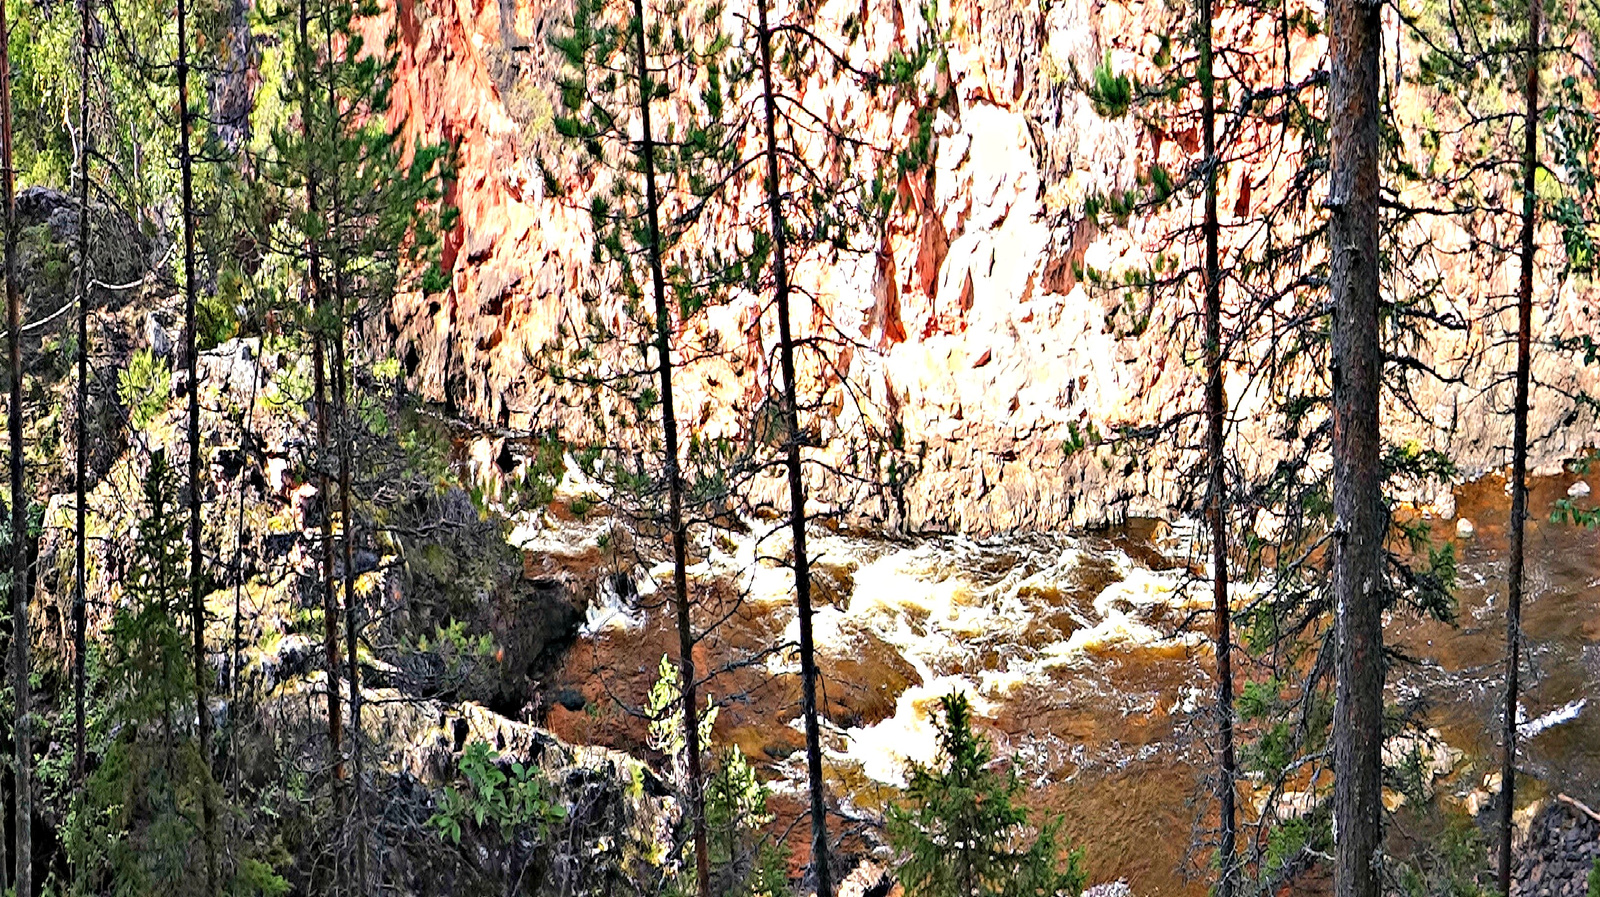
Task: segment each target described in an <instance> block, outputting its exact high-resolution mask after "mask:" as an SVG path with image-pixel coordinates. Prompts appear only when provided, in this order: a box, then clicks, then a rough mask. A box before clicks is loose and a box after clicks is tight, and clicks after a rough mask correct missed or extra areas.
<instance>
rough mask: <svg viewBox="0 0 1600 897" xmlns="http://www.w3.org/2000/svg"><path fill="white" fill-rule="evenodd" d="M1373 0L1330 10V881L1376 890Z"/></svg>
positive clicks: (1364, 896)
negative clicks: (1332, 675)
mask: <svg viewBox="0 0 1600 897" xmlns="http://www.w3.org/2000/svg"><path fill="white" fill-rule="evenodd" d="M1380 9H1381V7H1380V6H1379V5H1378V4H1375V3H1369V2H1367V0H1338V2H1335V3H1333V4H1330V5H1329V8H1328V20H1329V21H1328V31H1329V43H1328V47H1329V63H1328V65H1329V72H1330V78H1331V80H1330V88H1329V95H1328V127H1329V174H1328V199H1327V206H1328V209H1329V215H1330V218H1329V231H1328V242H1329V256H1330V259H1331V266H1330V271H1329V278H1328V282H1329V287H1330V290H1331V293H1332V299H1333V324H1332V334H1331V338H1332V349H1333V357H1332V377H1333V512H1334V516H1335V523H1334V539H1335V542H1334V544H1333V555H1334V561H1333V578H1332V579H1333V582H1332V588H1333V605H1334V611H1333V615H1334V623H1335V630H1336V631H1335V639H1336V649H1335V670H1336V683H1337V699H1336V700H1337V702H1338V703H1337V707H1336V710H1335V715H1336V719H1337V720H1338V721H1339V724H1338V725H1336V726H1335V727H1334V730H1333V737H1334V745H1333V752H1334V776H1335V785H1334V805H1333V814H1334V819H1333V825H1334V832H1335V836H1334V842H1335V850H1336V854H1335V865H1334V890H1335V893H1336V894H1337V895H1338V897H1378V895H1379V894H1380V893H1381V888H1380V879H1381V873H1382V859H1381V849H1382V833H1383V818H1382V817H1383V802H1382V800H1381V797H1382V795H1381V791H1382V787H1383V760H1382V748H1383V680H1384V666H1385V664H1386V660H1385V657H1384V653H1383V610H1384V604H1385V596H1386V594H1387V592H1388V588H1387V583H1386V576H1385V574H1386V570H1385V555H1384V542H1385V537H1386V534H1387V530H1388V521H1387V515H1386V513H1385V509H1384V506H1383V469H1382V465H1381V462H1380V454H1381V451H1382V441H1381V440H1382V437H1381V434H1380V431H1379V423H1378V405H1379V392H1380V390H1381V388H1382V381H1383V350H1382V347H1381V345H1380V342H1379V295H1378V266H1379V258H1378V221H1379V205H1378V191H1379V179H1378V168H1379V166H1378V133H1379V130H1380V115H1381V111H1380V110H1379V108H1378V81H1379V78H1378V59H1379V55H1380V52H1381V46H1382V44H1381V41H1382V29H1381V24H1380V21H1379V13H1380Z"/></svg>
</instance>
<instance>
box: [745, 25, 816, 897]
mask: <svg viewBox="0 0 1600 897" xmlns="http://www.w3.org/2000/svg"><path fill="white" fill-rule="evenodd" d="M756 10H757V25H756V36H757V39H758V40H759V41H760V43H761V95H762V105H763V113H764V118H765V122H764V125H765V128H766V141H767V145H766V151H765V155H766V161H767V172H766V174H767V205H768V206H769V207H770V208H771V214H772V240H773V252H772V266H773V274H774V279H775V280H776V293H777V303H778V356H779V361H780V364H781V366H782V369H783V418H784V427H785V429H786V430H787V433H786V434H785V438H786V446H785V448H786V452H787V458H786V466H787V467H788V472H789V519H790V524H791V527H792V529H793V532H794V591H795V609H796V613H797V616H798V617H799V623H800V712H801V715H802V716H804V718H805V727H806V769H807V773H808V776H809V779H810V791H811V869H812V874H813V875H814V876H815V877H816V886H817V897H833V879H832V877H831V876H830V874H829V871H828V817H827V804H826V802H825V800H824V796H823V784H824V783H823V780H822V732H821V727H820V726H819V725H818V722H817V658H816V648H815V646H814V644H813V642H812V637H811V559H810V558H809V557H808V556H807V555H806V487H805V480H804V479H803V478H802V471H801V466H800V441H801V436H800V402H799V389H798V387H797V386H796V384H795V369H794V335H793V333H792V332H791V330H790V326H789V235H788V232H787V230H786V228H785V226H784V215H783V191H782V186H781V182H780V181H779V179H778V125H777V120H778V110H777V98H776V94H775V92H774V86H773V83H772V29H771V28H770V27H769V26H768V24H767V0H756Z"/></svg>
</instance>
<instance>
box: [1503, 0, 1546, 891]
mask: <svg viewBox="0 0 1600 897" xmlns="http://www.w3.org/2000/svg"><path fill="white" fill-rule="evenodd" d="M1542 6H1543V4H1542V0H1528V48H1527V50H1528V61H1527V62H1528V71H1527V84H1526V87H1525V88H1524V96H1523V99H1524V101H1525V103H1526V107H1525V109H1524V113H1523V120H1522V271H1521V273H1520V276H1519V278H1518V280H1517V387H1516V398H1515V400H1514V405H1513V410H1512V421H1513V423H1512V431H1511V560H1510V570H1509V571H1508V574H1507V578H1508V579H1509V580H1510V584H1509V586H1508V588H1507V595H1506V708H1505V730H1504V734H1503V735H1502V742H1503V743H1502V745H1501V751H1502V753H1501V758H1500V856H1499V869H1498V872H1499V876H1500V892H1501V893H1502V894H1507V895H1509V894H1510V893H1511V814H1512V810H1513V809H1514V807H1513V802H1514V801H1515V799H1516V782H1517V673H1518V665H1519V663H1520V662H1521V654H1522V580H1523V555H1524V551H1523V535H1524V533H1523V531H1524V528H1525V526H1526V524H1527V519H1528V379H1529V377H1528V370H1529V367H1530V363H1529V355H1530V350H1531V348H1532V346H1531V343H1532V342H1533V259H1534V251H1535V246H1534V242H1533V229H1534V225H1535V224H1536V223H1537V221H1536V215H1537V212H1538V205H1537V202H1538V200H1537V197H1536V195H1535V193H1534V177H1535V175H1536V174H1537V173H1538V171H1539V26H1540V19H1541V15H1540V14H1541V13H1542V12H1543V11H1544V10H1543V8H1542Z"/></svg>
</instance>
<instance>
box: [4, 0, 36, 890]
mask: <svg viewBox="0 0 1600 897" xmlns="http://www.w3.org/2000/svg"><path fill="white" fill-rule="evenodd" d="M4 7H5V4H4V2H0V144H3V148H4V158H3V159H0V163H3V167H4V168H5V174H4V180H5V204H6V208H5V212H6V234H5V281H6V285H5V289H6V325H7V327H8V328H9V331H8V334H9V348H10V353H11V407H10V409H8V411H9V413H8V414H7V418H8V420H7V423H8V425H9V430H10V433H11V688H12V691H13V700H14V702H15V710H16V717H15V723H14V729H13V731H12V746H13V748H14V750H15V755H16V761H15V762H16V767H15V774H16V786H15V787H16V799H17V803H16V822H15V826H16V828H15V836H16V889H17V893H18V894H20V895H22V897H32V894H33V739H32V735H31V733H30V731H29V729H30V720H29V717H28V697H29V695H28V641H29V635H28V495H27V493H26V492H25V491H24V490H23V457H22V453H23V444H22V294H21V287H20V286H19V285H18V283H17V226H18V224H17V197H16V172H15V170H14V168H13V166H14V165H15V158H14V147H13V146H12V143H13V138H14V136H15V135H14V134H13V133H12V130H11V54H10V51H9V47H10V41H11V27H10V25H9V23H8V22H7V21H6V15H5V8H4Z"/></svg>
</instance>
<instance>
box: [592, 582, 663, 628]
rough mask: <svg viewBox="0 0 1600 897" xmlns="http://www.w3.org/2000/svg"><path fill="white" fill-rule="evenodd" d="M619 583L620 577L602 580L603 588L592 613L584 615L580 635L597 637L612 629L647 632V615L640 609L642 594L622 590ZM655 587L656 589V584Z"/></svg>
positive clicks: (635, 590)
mask: <svg viewBox="0 0 1600 897" xmlns="http://www.w3.org/2000/svg"><path fill="white" fill-rule="evenodd" d="M646 578H648V577H646ZM618 579H619V577H615V576H602V577H601V578H600V588H599V589H598V591H597V594H596V595H595V598H594V600H593V601H591V602H589V608H588V610H587V611H585V612H584V621H583V628H582V629H580V630H579V634H580V635H582V636H585V637H589V636H594V635H598V634H600V633H602V632H605V631H606V630H608V629H616V630H621V631H623V632H637V631H639V630H641V629H643V628H644V624H645V622H646V620H645V611H644V609H643V608H641V607H640V606H639V602H638V597H639V595H638V590H637V589H635V588H627V589H621V588H618ZM623 581H624V582H627V583H629V584H630V585H631V584H632V583H633V579H632V578H631V577H627V578H623ZM651 587H652V589H653V588H654V583H652V584H651Z"/></svg>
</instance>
